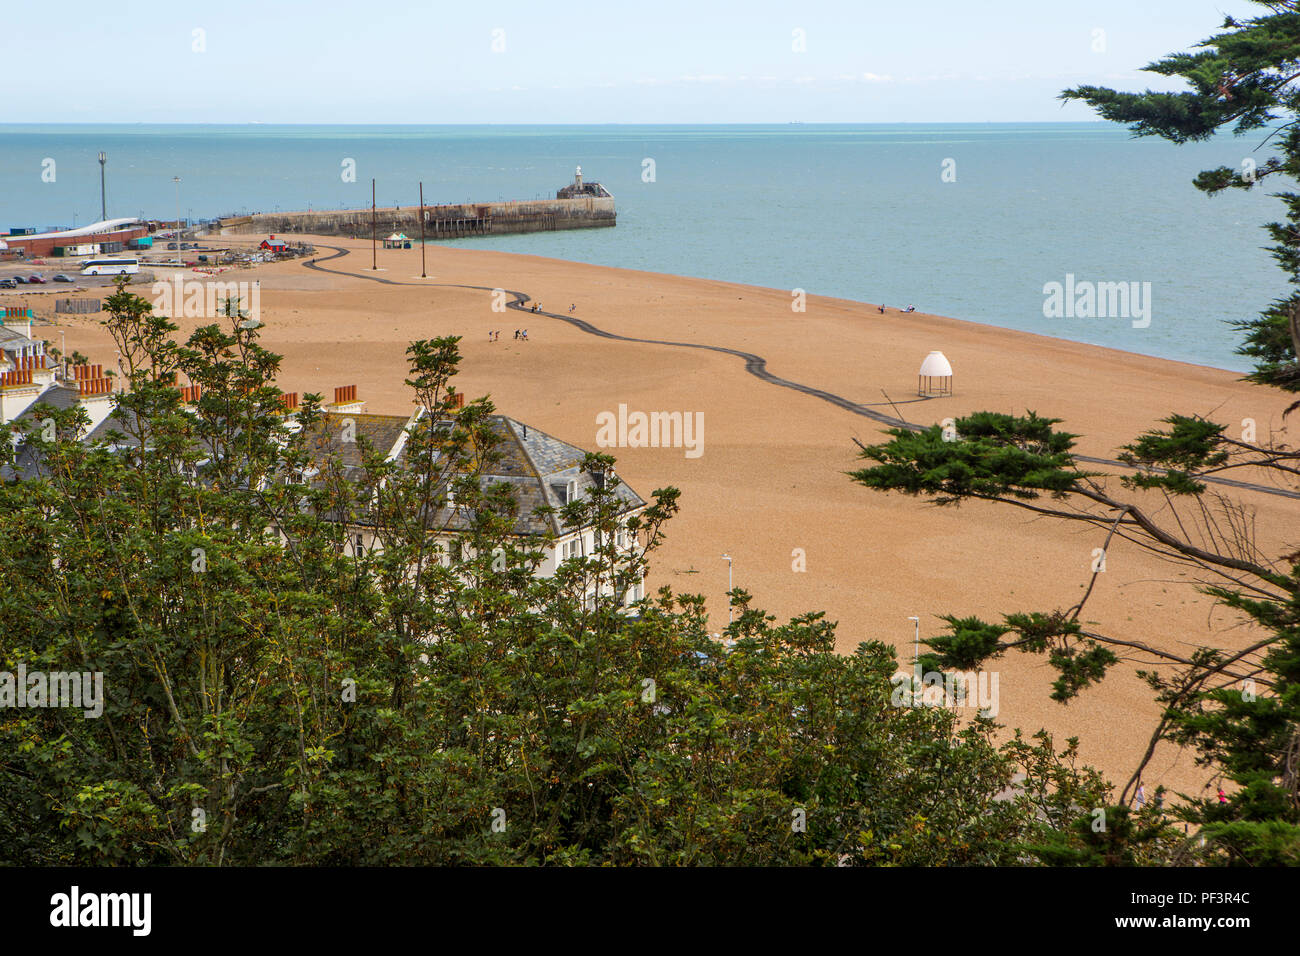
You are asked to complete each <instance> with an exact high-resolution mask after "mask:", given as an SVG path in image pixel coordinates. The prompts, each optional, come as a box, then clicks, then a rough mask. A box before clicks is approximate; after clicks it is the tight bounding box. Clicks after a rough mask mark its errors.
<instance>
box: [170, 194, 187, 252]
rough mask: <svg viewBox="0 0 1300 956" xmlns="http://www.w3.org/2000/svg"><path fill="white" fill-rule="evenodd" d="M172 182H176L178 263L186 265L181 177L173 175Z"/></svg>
mask: <svg viewBox="0 0 1300 956" xmlns="http://www.w3.org/2000/svg"><path fill="white" fill-rule="evenodd" d="M172 182H174V183H175V184H176V264H177V265H178V266H179V265H184V259H183V258H182V257H181V178H180V177H179V176H173V177H172Z"/></svg>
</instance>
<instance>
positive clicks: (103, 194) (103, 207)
mask: <svg viewBox="0 0 1300 956" xmlns="http://www.w3.org/2000/svg"><path fill="white" fill-rule="evenodd" d="M107 162H108V154H107V153H105V152H101V153H100V154H99V214H100V219H101V220H103V219H107V218H108V191H107V189H106V187H105V179H104V164H105V163H107Z"/></svg>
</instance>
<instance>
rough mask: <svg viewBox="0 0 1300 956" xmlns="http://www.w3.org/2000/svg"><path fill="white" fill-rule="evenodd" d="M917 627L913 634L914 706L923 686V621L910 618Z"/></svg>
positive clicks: (914, 617) (915, 617)
mask: <svg viewBox="0 0 1300 956" xmlns="http://www.w3.org/2000/svg"><path fill="white" fill-rule="evenodd" d="M908 620H909V621H911V622H913V623H914V624H915V625H916V629H915V630H914V631H913V633H912V675H913V676H912V706H913V707H915V706H916V701H917V696H916V695H917V691H918V688H920V686H921V619H920V618H919V617H917V616H915V615H913V616H911V617H909V618H908Z"/></svg>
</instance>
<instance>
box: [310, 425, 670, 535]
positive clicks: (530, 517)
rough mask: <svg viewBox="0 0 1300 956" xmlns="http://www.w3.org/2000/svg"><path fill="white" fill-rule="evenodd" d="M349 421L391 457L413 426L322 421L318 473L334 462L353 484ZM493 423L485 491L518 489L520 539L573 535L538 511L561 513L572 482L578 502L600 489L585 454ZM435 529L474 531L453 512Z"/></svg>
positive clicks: (527, 429)
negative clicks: (346, 434)
mask: <svg viewBox="0 0 1300 956" xmlns="http://www.w3.org/2000/svg"><path fill="white" fill-rule="evenodd" d="M344 418H351V419H353V420H354V422H355V423H356V434H357V436H358V437H360V436H362V435H365V437H366V438H367V439H368V440H369V441H370V442H372V443H373V445H374V447H375V449H376V450H378V451H381V452H386V453H391V452H392V451H393V450H394V449H395V448H396V446H397V441H398V439H399V438H400V437H401V434H402V432H403V431H404V430H405V429H406V427H407V425H408V424H409V423H410V422H411V419H407V418H403V417H401V416H398V415H339V414H331V415H327V416H324V417H323V421H322V424H321V425H318V426H317V427H316V428H315V429H314V431H315V433H316V434H314V435H312V436H310V438H309V440H310V441H311V442H312V447H313V448H314V452H315V457H316V458H317V461H318V462H319V464H318V465H317V467H321V466H323V465H324V464H325V463H326V462H325V459H326V458H330V457H332V458H333V459H334V460H335V461H337V462H338V463H339V464H340V465H341V466H342V468H343V470H344V473H345V474H346V475H348V477H350V478H352V479H354V480H355V479H356V478H359V477H360V475H361V451H360V445H359V443H352V442H344V441H341V437H342V428H341V427H340V426H341V420H342V419H344ZM490 422H491V423H492V427H493V429H494V430H495V431H496V432H497V434H498V435H500V436H501V439H502V440H501V441H500V442H499V443H498V444H497V446H496V447H495V448H494V449H493V451H494V453H495V455H496V459H497V460H495V461H493V462H490V463H489V464H488V465H487V466H486V469H485V472H484V473H483V474H482V475H481V476H480V478H479V484H480V486H481V487H483V488H487V487H489V486H491V485H494V484H501V483H504V484H508V485H510V486H512V487H513V489H514V492H515V498H516V500H517V501H518V502H519V514H518V517H517V519H516V524H515V532H516V533H517V534H527V535H540V534H545V533H547V532H548V531H549V532H554V533H555V534H562V533H564V532H565V531H566V530H571V529H566V527H565V526H564V525H563V522H562V519H561V517H560V515H558V514H552V515H548V516H545V517H543V516H540V515H537V514H536V513H535V511H536V509H537V508H540V507H543V506H550V507H552V508H556V509H558V508H560V507H562V506H563V505H564V498H563V496H562V492H561V491H560V489H561V488H563V487H565V486H566V485H567V483H568V482H569V481H570V480H573V481H574V482H575V483H576V490H577V493H578V495H579V496H583V495H585V494H586V493H587V492H588V491H589V490H590V489H591V488H593V487H594V486H595V483H596V478H595V476H593V475H591V474H589V473H587V472H585V471H583V470H582V467H581V465H582V459H583V458H584V457H585V455H586V452H584V451H583V450H582V449H581V448H578V447H577V446H576V445H570V444H568V443H567V442H563V441H560V440H559V439H558V438H555V437H553V436H551V435H548V434H546V433H545V432H542V431H539V430H538V429H536V428H533V427H531V426H529V425H525V424H524V423H522V422H519V421H516V420H515V419H513V418H508V417H507V416H505V415H493V416H491V418H490ZM394 460H395V461H396V463H397V464H398V465H399V466H400V465H403V464H404V463H405V461H406V449H405V447H403V448H402V449H401V450H400V452H399V453H398V454H397V455H396V457H395V459H394ZM557 485H558V486H559V488H557V487H556V486H557ZM615 494H616V496H617V497H618V498H619V499H620V500H621V501H622V502H623V504H624V506H625V508H626V509H627V510H633V509H636V508H640V507H643V506H644V505H645V503H646V502H645V501H644V500H643V499H642V498H641V496H640V495H638V494H637V493H636V492H635V491H633V490H632V489H631V488H630V487H628V486H627V485H625V484H622V483H620V484H619V485H618V487H617V488H616V489H615ZM431 523H432V524H433V525H435V526H439V527H446V528H447V529H448V530H452V531H458V530H465V529H466V528H468V526H469V522H468V518H467V516H465V515H464V514H463V513H462V512H460V511H459V510H457V509H454V508H442V509H439V512H438V514H436V515H435V516H433V519H432V522H431Z"/></svg>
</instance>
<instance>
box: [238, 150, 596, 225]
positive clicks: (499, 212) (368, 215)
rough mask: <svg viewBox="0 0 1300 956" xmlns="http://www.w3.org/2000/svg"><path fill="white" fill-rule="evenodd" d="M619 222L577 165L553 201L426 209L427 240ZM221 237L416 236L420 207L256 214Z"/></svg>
mask: <svg viewBox="0 0 1300 956" xmlns="http://www.w3.org/2000/svg"><path fill="white" fill-rule="evenodd" d="M616 221H617V213H616V211H615V208H614V197H613V195H611V194H610V192H609V190H607V189H606V188H605V187H604V186H602V185H601V184H600V183H597V182H584V181H583V179H582V167H581V166H579V167H578V169H577V172H576V174H575V175H574V181H573V182H572V183H570V184H569V185H567V186H565V187H563V188H562V189H560V190H558V191H557V192H556V194H555V198H554V199H533V200H515V201H510V202H485V203H452V204H445V205H433V206H425V207H424V236H425V238H427V239H458V238H461V237H463V236H503V235H510V234H513V233H523V232H552V231H556V230H560V229H594V228H600V227H604V226H613V225H615V223H616ZM220 223H221V225H220V234H221V235H241V234H256V233H261V234H274V235H281V234H294V233H298V234H304V235H313V236H351V237H356V238H364V237H366V236H369V235H371V233H372V231H376V232H378V233H380V234H384V235H387V234H389V233H406V234H407V235H409V236H411V237H413V238H414V237H416V236H418V235H420V206H418V205H411V206H403V207H400V208H393V207H389V208H386V209H374V210H371V209H369V208H365V209H333V210H317V211H311V212H276V213H257V214H256V215H252V216H232V217H227V218H225V219H222V220H220Z"/></svg>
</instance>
